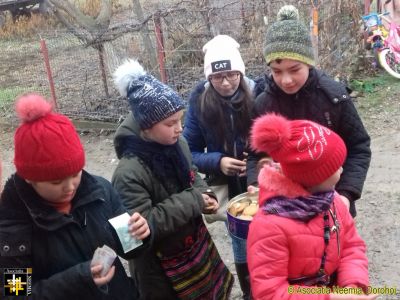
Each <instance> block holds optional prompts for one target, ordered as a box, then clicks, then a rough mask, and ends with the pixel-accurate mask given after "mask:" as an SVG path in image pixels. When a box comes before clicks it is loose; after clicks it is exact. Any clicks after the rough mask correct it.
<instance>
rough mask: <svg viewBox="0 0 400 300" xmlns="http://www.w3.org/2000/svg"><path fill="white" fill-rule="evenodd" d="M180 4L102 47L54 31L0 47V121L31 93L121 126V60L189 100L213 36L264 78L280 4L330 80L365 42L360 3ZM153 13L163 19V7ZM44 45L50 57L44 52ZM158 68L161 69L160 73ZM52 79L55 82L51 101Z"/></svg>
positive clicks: (261, 0) (206, 0) (260, 0)
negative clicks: (310, 39)
mask: <svg viewBox="0 0 400 300" xmlns="http://www.w3.org/2000/svg"><path fill="white" fill-rule="evenodd" d="M181 3H184V4H181V5H180V6H174V7H175V9H170V10H169V11H168V13H164V14H161V18H160V19H159V20H160V22H157V19H155V18H152V19H150V22H148V24H147V27H144V28H142V30H141V31H134V32H129V33H126V34H124V35H122V36H119V37H118V38H116V39H114V40H112V41H108V42H105V43H103V44H101V45H100V46H99V45H95V46H87V45H84V44H83V43H82V42H81V41H80V40H79V39H78V38H77V37H75V36H74V35H73V34H72V33H70V32H68V31H65V30H59V29H58V30H54V31H51V32H50V31H47V32H41V34H40V36H39V35H38V36H36V37H33V38H29V39H28V38H27V39H21V38H18V39H17V38H15V39H7V40H0V52H1V58H0V59H1V63H0V115H1V117H3V118H6V119H11V120H12V116H13V115H14V108H13V103H14V100H15V97H16V96H17V95H19V94H21V93H25V92H31V91H35V92H39V93H41V94H44V95H45V96H46V97H48V98H49V99H52V98H54V99H53V100H54V101H55V102H56V105H57V108H58V110H59V111H60V112H62V113H64V114H67V115H69V116H71V117H72V118H81V119H89V120H102V121H112V122H115V121H118V120H119V119H121V118H122V117H123V116H124V115H126V113H127V111H128V105H127V103H126V100H125V99H122V98H121V97H119V96H118V94H117V92H116V90H115V88H114V86H113V82H112V72H113V71H114V70H115V68H116V67H117V66H118V65H119V64H121V63H122V62H123V61H124V59H126V58H138V59H139V61H141V62H142V63H143V64H144V65H145V67H146V69H147V70H148V71H149V73H151V74H153V75H155V76H156V77H159V78H160V74H161V73H162V72H165V73H164V74H165V75H166V82H167V83H168V84H170V85H171V86H172V87H173V88H174V89H176V90H177V91H178V92H179V93H180V94H181V95H182V96H183V97H184V98H186V97H187V96H188V94H189V92H190V90H191V88H192V87H193V86H194V85H195V84H196V82H197V81H198V80H200V79H202V78H204V75H203V67H202V64H203V53H202V46H203V45H204V44H205V43H206V42H207V41H208V40H209V39H211V38H212V37H213V36H215V35H216V34H228V35H231V36H232V37H234V38H235V39H236V40H237V41H238V42H239V43H240V44H241V53H242V56H243V60H244V61H245V65H246V73H247V75H248V76H250V77H257V76H263V74H264V72H265V70H266V65H265V62H264V58H263V50H262V49H263V40H264V35H265V31H266V28H267V26H268V24H270V23H271V22H274V21H275V20H276V14H277V12H278V10H279V8H280V7H281V6H282V5H284V4H294V5H295V6H296V7H298V8H299V12H300V16H301V19H302V20H303V21H304V22H305V24H307V25H308V24H309V25H310V32H313V30H315V26H316V25H317V27H318V28H317V29H318V39H314V40H315V41H316V43H315V50H316V55H317V61H318V64H319V66H320V67H321V68H323V69H325V70H326V71H327V72H328V73H330V74H331V75H337V74H339V73H342V72H348V71H349V66H350V65H351V64H352V63H353V62H354V61H355V59H354V56H355V55H356V54H357V53H358V51H359V49H360V46H361V42H362V35H361V34H360V28H359V25H358V24H359V17H360V15H361V14H362V12H363V3H362V2H361V1H340V0H329V1H328V0H321V1H305V0H303V1H274V0H269V1H266V0H257V1H244V0H239V1H233V2H232V1H226V0H192V1H185V2H181ZM149 9H151V8H149ZM157 9H158V11H161V12H163V11H167V10H168V7H158V8H157ZM313 12H314V23H313ZM315 12H317V20H315ZM121 15H122V14H120V16H119V17H118V22H119V23H118V24H119V26H127V25H126V24H128V23H129V22H131V21H132V20H130V18H131V15H129V17H125V18H123V17H121ZM315 21H316V22H315ZM266 23H267V24H266ZM157 26H159V27H157ZM157 29H158V30H159V31H158V34H157ZM160 33H161V35H160ZM160 39H162V41H160ZM161 42H162V43H161ZM146 43H147V44H146ZM44 44H45V46H46V48H47V53H48V55H46V54H45V51H44V50H43V45H44ZM160 45H161V47H162V48H160ZM157 51H158V52H157ZM46 62H47V63H48V64H49V66H50V68H49V70H50V73H51V74H50V73H49V72H48V71H49V70H47V69H46ZM161 62H162V64H161ZM162 65H164V69H160V66H162ZM49 79H51V80H52V81H53V82H54V95H53V94H52V93H51V89H50V84H49ZM54 96H55V97H54ZM14 120H15V119H14Z"/></svg>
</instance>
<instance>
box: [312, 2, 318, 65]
mask: <svg viewBox="0 0 400 300" xmlns="http://www.w3.org/2000/svg"><path fill="white" fill-rule="evenodd" d="M311 3H312V11H311V15H312V24H311V27H312V28H311V39H312V44H313V47H314V58H315V65H316V66H318V63H319V57H318V56H319V53H318V47H319V43H318V22H319V17H318V8H319V4H318V0H313V1H311Z"/></svg>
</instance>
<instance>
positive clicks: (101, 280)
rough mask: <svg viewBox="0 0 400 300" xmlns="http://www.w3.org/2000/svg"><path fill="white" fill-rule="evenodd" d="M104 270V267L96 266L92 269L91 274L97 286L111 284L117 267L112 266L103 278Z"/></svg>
mask: <svg viewBox="0 0 400 300" xmlns="http://www.w3.org/2000/svg"><path fill="white" fill-rule="evenodd" d="M102 269H103V266H102V265H94V266H91V267H90V272H91V273H92V277H93V281H94V283H95V284H96V285H97V286H102V285H105V284H107V283H109V282H110V281H111V279H112V278H113V277H114V273H115V266H112V267H111V268H110V270H108V272H107V273H106V274H105V275H104V276H101V270H102Z"/></svg>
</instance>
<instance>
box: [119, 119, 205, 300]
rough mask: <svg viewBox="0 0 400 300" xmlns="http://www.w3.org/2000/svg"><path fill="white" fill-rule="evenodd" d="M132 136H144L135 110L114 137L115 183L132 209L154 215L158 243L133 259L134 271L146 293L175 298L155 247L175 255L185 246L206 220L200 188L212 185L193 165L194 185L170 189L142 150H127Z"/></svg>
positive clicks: (165, 299) (150, 217)
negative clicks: (142, 156)
mask: <svg viewBox="0 0 400 300" xmlns="http://www.w3.org/2000/svg"><path fill="white" fill-rule="evenodd" d="M132 136H136V137H139V136H140V128H139V126H138V124H137V122H136V121H135V120H134V118H133V116H132V114H129V115H128V116H127V118H126V119H125V120H124V122H123V123H122V124H121V126H120V127H119V128H118V130H117V132H116V136H115V140H114V145H115V148H116V152H117V155H118V157H119V158H120V162H119V164H118V166H117V168H116V170H115V172H114V175H113V178H112V183H113V185H114V187H115V188H116V189H117V190H118V192H119V194H120V196H121V199H122V202H123V203H124V205H125V206H126V208H127V209H128V210H129V211H130V212H134V211H137V212H140V213H141V214H142V215H143V216H144V217H145V218H146V219H147V220H151V221H152V224H153V225H154V231H153V233H154V234H153V237H154V243H153V247H152V248H151V249H150V250H148V251H147V252H146V253H145V254H144V255H143V256H141V257H138V258H135V259H133V260H131V261H130V262H129V265H130V270H131V274H133V275H134V277H135V279H136V280H137V285H138V287H139V291H140V294H141V295H142V296H143V299H152V300H153V299H154V300H156V299H163V300H168V299H176V295H175V292H174V290H173V288H172V285H171V283H170V282H169V281H168V278H167V277H166V276H165V274H164V271H163V269H162V268H161V265H160V263H159V260H158V258H157V256H156V253H157V252H158V251H159V252H161V253H163V254H165V255H173V254H176V253H180V251H182V250H183V249H184V248H185V245H186V242H187V241H188V240H190V239H192V237H193V235H194V233H195V232H196V229H197V228H198V223H199V222H202V217H201V213H202V211H203V208H204V201H203V197H202V195H201V193H202V192H206V193H209V191H210V190H209V187H208V186H207V185H206V183H205V182H204V181H203V180H202V179H201V178H200V176H199V175H198V174H197V172H196V170H195V169H193V175H194V184H193V187H190V188H187V189H185V190H183V191H179V190H176V192H175V193H172V194H171V193H170V192H169V191H168V190H167V189H166V186H169V187H171V184H170V182H161V181H160V180H159V179H158V178H157V176H155V174H154V173H153V171H152V170H151V169H150V168H149V167H148V165H146V164H145V163H144V162H143V161H142V160H141V159H140V158H138V157H137V156H135V155H123V153H124V150H125V149H126V148H127V147H130V145H129V142H130V141H129V138H130V137H132ZM178 143H179V145H180V147H181V149H182V152H183V154H184V156H185V157H186V159H187V162H188V163H189V166H191V165H192V161H191V154H190V151H189V147H188V145H187V143H186V141H185V140H184V139H183V138H180V139H179V141H178ZM171 180H173V178H171ZM207 191H208V192H207Z"/></svg>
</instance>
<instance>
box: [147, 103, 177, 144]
mask: <svg viewBox="0 0 400 300" xmlns="http://www.w3.org/2000/svg"><path fill="white" fill-rule="evenodd" d="M182 117H183V110H180V111H178V112H176V113H174V114H173V115H171V116H169V117H168V118H166V119H164V120H162V121H160V122H158V123H156V124H154V125H153V126H152V127H151V128H149V129H144V130H143V131H142V134H143V137H144V138H145V139H147V140H149V141H153V142H156V143H159V144H162V145H173V144H175V143H176V142H177V141H178V138H179V136H180V134H181V133H182Z"/></svg>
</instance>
